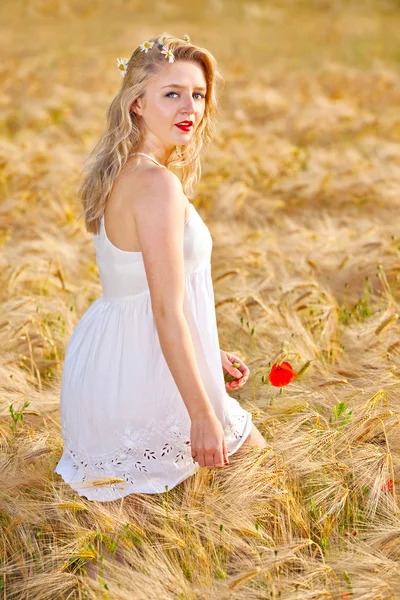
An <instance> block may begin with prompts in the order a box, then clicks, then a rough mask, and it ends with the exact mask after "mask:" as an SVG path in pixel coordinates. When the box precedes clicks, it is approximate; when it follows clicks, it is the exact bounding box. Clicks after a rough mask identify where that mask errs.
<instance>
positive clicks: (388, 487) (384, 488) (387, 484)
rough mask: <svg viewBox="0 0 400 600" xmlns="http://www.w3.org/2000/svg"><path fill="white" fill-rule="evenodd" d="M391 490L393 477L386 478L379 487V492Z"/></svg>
mask: <svg viewBox="0 0 400 600" xmlns="http://www.w3.org/2000/svg"><path fill="white" fill-rule="evenodd" d="M392 490H393V479H388V480H387V481H386V482H385V483H384V484H383V485H382V487H381V492H391V491H392Z"/></svg>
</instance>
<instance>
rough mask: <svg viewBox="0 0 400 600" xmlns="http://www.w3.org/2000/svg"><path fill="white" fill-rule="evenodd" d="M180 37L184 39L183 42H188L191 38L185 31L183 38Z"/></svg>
mask: <svg viewBox="0 0 400 600" xmlns="http://www.w3.org/2000/svg"><path fill="white" fill-rule="evenodd" d="M182 39H184V40H185V42H188V43H189V44H190V43H191V42H192V40H191V39H190V37H189V34H188V33H185V35H184V36H183V38H182Z"/></svg>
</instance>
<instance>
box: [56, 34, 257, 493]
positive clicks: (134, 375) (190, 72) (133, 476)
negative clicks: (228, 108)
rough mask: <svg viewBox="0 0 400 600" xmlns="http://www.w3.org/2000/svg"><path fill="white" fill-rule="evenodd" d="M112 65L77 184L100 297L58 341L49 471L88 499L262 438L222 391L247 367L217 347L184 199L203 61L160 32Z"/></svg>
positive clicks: (200, 126)
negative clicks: (59, 451)
mask: <svg viewBox="0 0 400 600" xmlns="http://www.w3.org/2000/svg"><path fill="white" fill-rule="evenodd" d="M117 64H118V66H119V68H120V69H121V73H122V75H123V77H124V79H123V84H122V87H121V90H120V91H119V93H118V94H117V95H116V97H115V99H114V100H113V102H112V103H111V106H110V108H109V110H108V115H107V116H108V120H107V126H106V131H105V133H104V135H103V136H102V138H101V139H100V141H99V142H98V144H97V146H96V148H95V149H94V151H93V157H94V162H93V164H92V166H91V167H90V168H89V172H88V174H87V176H86V179H85V181H84V183H83V185H82V187H81V189H80V199H81V201H82V204H83V207H84V213H83V214H85V219H86V221H85V224H86V228H87V230H88V231H89V232H91V233H92V234H93V241H94V244H95V248H96V259H97V264H98V267H99V274H100V279H101V284H102V289H103V295H101V296H100V297H99V298H98V299H97V300H96V301H95V302H94V303H93V304H92V305H91V306H90V307H89V308H88V310H87V311H86V312H85V313H84V315H83V316H82V318H81V320H80V321H79V323H78V325H77V327H76V328H75V330H74V332H73V334H72V336H71V338H70V340H69V343H68V346H67V350H66V355H65V361H64V370H63V377H62V386H61V401H60V408H61V424H62V434H63V438H64V442H65V444H64V452H63V455H62V457H61V459H60V461H59V463H58V464H57V466H56V472H57V473H59V474H60V475H62V477H63V479H64V481H66V482H67V483H69V485H70V486H71V487H72V488H73V489H75V490H76V491H77V492H78V494H79V495H80V496H86V497H87V498H88V499H89V500H99V501H109V500H116V499H119V498H122V497H123V496H124V495H127V494H131V493H149V494H151V493H160V492H164V491H166V489H171V488H173V487H175V486H176V485H177V484H179V483H180V482H183V481H184V480H185V479H187V478H188V477H189V476H190V475H192V474H193V473H195V472H196V471H197V470H198V468H199V467H200V466H203V467H209V468H212V467H222V466H224V465H226V464H228V463H229V460H228V456H229V455H230V454H233V453H234V452H236V451H237V450H238V449H239V448H240V447H241V446H243V444H244V443H245V442H246V444H248V445H255V444H256V445H259V446H261V447H265V445H266V444H265V440H264V439H263V437H262V436H261V434H260V432H259V431H258V430H257V429H256V428H255V426H254V424H253V423H252V419H251V413H249V412H247V411H245V410H244V409H243V408H242V407H241V406H240V405H239V403H238V402H237V401H236V400H235V399H234V398H231V397H230V396H229V395H228V394H227V390H229V389H236V388H238V387H240V386H241V385H243V383H244V382H245V381H246V380H247V377H248V375H249V369H248V368H247V367H246V365H245V364H244V363H242V362H241V361H240V359H239V358H238V357H237V356H235V355H232V354H230V353H227V352H224V351H222V350H220V348H219V342H218V332H217V323H216V315H215V304H214V294H213V288H212V279H211V251H212V237H211V234H210V232H209V230H208V228H207V226H206V225H205V223H204V221H203V220H202V218H201V217H200V215H199V213H198V212H197V211H196V209H195V207H194V206H193V205H192V204H191V203H190V202H189V201H188V196H191V195H192V193H193V189H194V187H195V185H196V183H197V181H198V179H199V177H200V171H201V167H200V162H199V156H200V152H201V151H202V150H203V149H204V148H205V147H206V146H207V144H208V142H209V140H210V139H211V134H212V131H213V127H214V114H215V111H216V107H217V100H216V89H215V85H216V82H217V81H218V80H221V79H222V78H220V75H219V73H218V71H217V69H216V66H215V59H214V58H213V56H212V55H211V54H210V53H209V52H208V51H207V50H205V49H203V48H200V47H198V46H195V45H193V44H192V43H191V41H190V39H189V38H188V37H187V36H185V37H184V38H183V39H180V38H177V37H172V36H168V35H163V36H160V37H157V38H153V39H151V40H148V41H145V42H143V44H141V45H140V46H139V47H138V48H137V49H136V50H135V52H134V53H133V54H132V57H131V58H130V60H129V61H128V60H127V59H121V60H117ZM169 166H177V167H183V172H182V179H181V180H180V179H179V178H178V177H177V176H176V175H175V174H174V173H173V172H172V171H171V170H170V169H169ZM235 362H239V363H240V367H239V368H238V369H237V368H236V367H234V366H233V364H232V363H235ZM224 371H225V372H226V373H230V374H231V375H234V377H236V383H235V382H233V383H232V384H229V383H227V384H226V385H225V381H224Z"/></svg>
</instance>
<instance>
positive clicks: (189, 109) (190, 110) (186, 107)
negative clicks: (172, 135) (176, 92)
mask: <svg viewBox="0 0 400 600" xmlns="http://www.w3.org/2000/svg"><path fill="white" fill-rule="evenodd" d="M180 112H181V113H184V114H185V115H187V116H188V118H190V116H191V115H194V114H195V112H196V104H195V100H194V98H192V97H191V96H188V95H185V96H184V99H183V101H182V106H181V109H180Z"/></svg>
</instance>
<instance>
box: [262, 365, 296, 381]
mask: <svg viewBox="0 0 400 600" xmlns="http://www.w3.org/2000/svg"><path fill="white" fill-rule="evenodd" d="M295 377H296V373H295V372H294V371H293V369H292V366H291V364H290V363H288V362H286V361H284V362H282V363H281V364H278V363H274V364H273V365H272V368H271V371H270V374H269V375H268V381H269V382H270V383H272V385H274V386H275V387H282V386H284V385H287V384H288V383H290V382H291V381H292V379H294V378H295Z"/></svg>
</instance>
